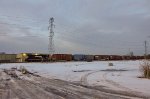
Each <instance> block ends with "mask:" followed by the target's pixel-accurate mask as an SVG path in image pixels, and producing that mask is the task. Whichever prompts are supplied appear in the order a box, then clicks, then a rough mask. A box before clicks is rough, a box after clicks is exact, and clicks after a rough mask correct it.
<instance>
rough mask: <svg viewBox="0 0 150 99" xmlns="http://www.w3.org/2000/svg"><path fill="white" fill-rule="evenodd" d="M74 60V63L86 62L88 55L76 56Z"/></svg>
mask: <svg viewBox="0 0 150 99" xmlns="http://www.w3.org/2000/svg"><path fill="white" fill-rule="evenodd" d="M73 60H74V61H84V60H86V55H84V54H75V55H73Z"/></svg>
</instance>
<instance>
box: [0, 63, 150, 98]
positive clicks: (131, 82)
mask: <svg viewBox="0 0 150 99" xmlns="http://www.w3.org/2000/svg"><path fill="white" fill-rule="evenodd" d="M108 63H113V65H114V66H108ZM141 63H142V61H95V62H56V63H11V64H1V65H0V68H11V67H18V68H19V67H20V66H24V67H26V68H27V69H29V70H30V71H32V72H38V73H39V74H41V75H43V76H46V77H49V78H56V79H63V80H68V81H74V82H75V81H76V82H79V81H80V82H81V81H82V79H83V78H84V79H83V80H86V81H85V82H86V84H89V85H93V86H96V85H102V86H105V87H106V88H109V89H114V90H126V91H128V90H129V91H137V92H139V93H142V94H145V95H149V94H150V80H149V79H144V78H138V77H139V76H141V72H140V71H139V67H140V64H141ZM107 70H121V71H107Z"/></svg>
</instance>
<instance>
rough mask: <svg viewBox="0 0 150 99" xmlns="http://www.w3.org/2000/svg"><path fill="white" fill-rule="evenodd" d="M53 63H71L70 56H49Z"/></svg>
mask: <svg viewBox="0 0 150 99" xmlns="http://www.w3.org/2000/svg"><path fill="white" fill-rule="evenodd" d="M51 59H52V60H53V61H71V60H72V55H71V54H53V55H52V56H51Z"/></svg>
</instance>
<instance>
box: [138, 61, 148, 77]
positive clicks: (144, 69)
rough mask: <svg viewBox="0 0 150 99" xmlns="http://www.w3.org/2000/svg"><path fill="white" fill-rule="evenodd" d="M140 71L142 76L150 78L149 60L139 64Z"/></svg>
mask: <svg viewBox="0 0 150 99" xmlns="http://www.w3.org/2000/svg"><path fill="white" fill-rule="evenodd" d="M140 71H141V73H142V77H144V78H150V61H147V60H145V61H144V62H143V63H142V64H141V66H140Z"/></svg>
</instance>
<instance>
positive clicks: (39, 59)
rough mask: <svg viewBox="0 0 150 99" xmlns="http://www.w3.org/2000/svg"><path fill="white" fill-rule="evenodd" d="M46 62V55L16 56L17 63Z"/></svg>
mask: <svg viewBox="0 0 150 99" xmlns="http://www.w3.org/2000/svg"><path fill="white" fill-rule="evenodd" d="M48 60H49V55H48V54H37V53H20V54H18V55H17V62H46V61H48Z"/></svg>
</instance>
